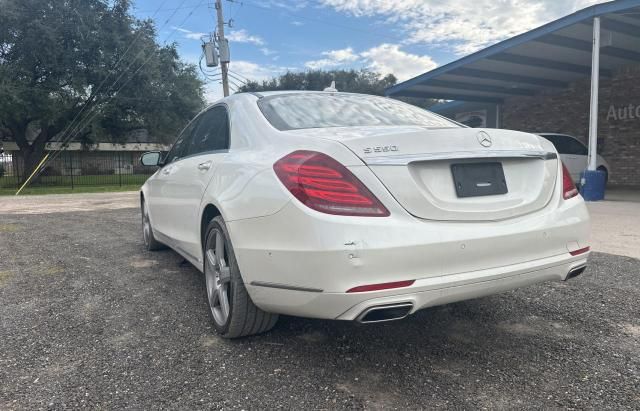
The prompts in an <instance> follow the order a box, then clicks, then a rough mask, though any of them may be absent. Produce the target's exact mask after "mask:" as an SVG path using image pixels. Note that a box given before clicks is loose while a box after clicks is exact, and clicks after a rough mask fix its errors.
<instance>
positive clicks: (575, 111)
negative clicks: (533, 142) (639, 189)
mask: <svg viewBox="0 0 640 411" xmlns="http://www.w3.org/2000/svg"><path fill="white" fill-rule="evenodd" d="M590 87H591V86H590V80H589V79H585V80H583V81H579V82H576V83H575V84H572V85H571V86H570V87H569V88H568V89H567V90H563V91H560V92H555V93H547V94H543V95H538V96H533V97H512V98H509V99H507V100H506V101H505V103H504V105H503V107H502V128H508V129H514V130H522V131H528V132H534V133H535V132H539V133H541V132H552V133H563V134H571V135H573V136H575V137H578V138H580V139H581V140H582V141H583V142H584V143H587V140H588V136H589V100H590V90H591V88H590ZM599 97H600V98H599V119H598V143H599V147H598V152H599V154H601V155H602V156H603V157H604V158H606V159H607V161H608V162H609V165H610V166H611V170H610V173H611V179H610V183H611V184H617V185H631V186H640V65H637V66H633V67H627V68H625V69H622V70H620V71H619V72H617V73H616V74H615V75H614V76H613V77H612V78H610V79H606V78H602V79H601V80H600V96H599Z"/></svg>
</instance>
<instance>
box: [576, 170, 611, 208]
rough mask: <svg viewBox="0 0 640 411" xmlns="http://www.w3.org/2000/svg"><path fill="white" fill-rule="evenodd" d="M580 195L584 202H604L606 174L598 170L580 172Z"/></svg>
mask: <svg viewBox="0 0 640 411" xmlns="http://www.w3.org/2000/svg"><path fill="white" fill-rule="evenodd" d="M581 177H582V178H581V180H580V181H583V182H584V184H583V185H582V187H581V188H582V189H581V194H582V197H584V199H585V200H586V201H600V200H604V188H605V186H606V185H607V173H605V172H604V171H600V170H593V171H591V170H585V171H583V172H582V175H581Z"/></svg>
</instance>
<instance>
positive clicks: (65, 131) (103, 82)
mask: <svg viewBox="0 0 640 411" xmlns="http://www.w3.org/2000/svg"><path fill="white" fill-rule="evenodd" d="M166 2H167V0H163V2H162V3H161V4H160V6H158V8H157V9H156V12H155V13H154V15H153V16H154V17H155V15H156V14H157V13H158V11H159V10H160V8H162V6H164V4H165V3H166ZM142 33H143V31H142V30H140V32H139V33H138V35H137V36H136V37H135V38H134V39H133V40H132V41H131V42H130V43H129V45H128V47H127V49H126V50H125V52H124V53H123V54H122V55H121V56H120V58H119V59H118V61H116V64H114V66H113V67H112V68H111V70H110V71H109V73H107V76H106V77H105V78H104V79H103V80H102V81H101V82H100V84H99V85H98V87H97V89H96V90H95V91H93V90H92V92H91V94H90V95H89V98H88V99H87V101H85V103H84V104H83V105H82V107H81V108H80V111H78V112H77V113H76V115H75V116H74V117H73V119H72V120H71V122H70V123H69V124H67V127H65V128H64V130H63V131H62V135H63V136H64V135H65V134H66V133H67V132H69V130H71V127H72V126H73V127H75V126H76V125H77V124H79V123H80V121H78V123H76V124H75V125H74V123H75V122H76V120H78V118H79V117H80V115H81V114H82V113H83V112H84V110H85V109H86V108H87V107H88V106H89V105H90V104H91V103H92V102H93V99H94V96H97V95H98V92H99V91H100V90H101V89H102V87H103V86H104V84H105V83H106V82H107V80H108V79H109V77H110V76H111V73H112V72H113V71H115V70H116V69H117V68H118V66H119V65H120V63H121V62H122V60H123V59H124V57H125V56H126V55H127V54H128V53H129V51H130V50H131V48H132V47H133V44H134V43H136V42H137V41H138V40H139V39H140V37H141V36H142ZM136 58H137V56H136ZM134 60H135V59H134ZM116 82H117V80H116ZM114 84H115V83H114ZM112 87H113V85H112Z"/></svg>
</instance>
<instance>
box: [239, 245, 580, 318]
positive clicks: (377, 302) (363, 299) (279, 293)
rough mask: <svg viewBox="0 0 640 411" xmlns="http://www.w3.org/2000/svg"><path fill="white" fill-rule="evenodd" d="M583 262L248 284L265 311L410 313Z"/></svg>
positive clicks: (559, 276)
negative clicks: (388, 280)
mask: <svg viewBox="0 0 640 411" xmlns="http://www.w3.org/2000/svg"><path fill="white" fill-rule="evenodd" d="M586 264H587V254H583V255H581V256H580V257H571V256H570V255H569V257H567V256H565V255H561V256H555V257H550V258H546V259H543V260H537V261H530V262H526V263H522V264H517V265H513V266H509V267H499V268H494V269H489V270H481V271H476V272H469V273H462V274H456V275H450V276H442V277H432V278H426V279H420V280H417V281H416V282H415V283H414V284H413V285H412V286H410V287H406V288H400V289H392V290H385V291H373V292H364V293H327V292H319V291H298V290H290V289H280V288H272V287H271V286H270V287H264V286H256V285H251V284H247V289H248V291H249V294H250V295H251V297H252V299H253V301H254V303H255V304H256V305H258V306H259V307H260V308H262V309H263V310H265V311H269V312H276V313H280V314H287V315H295V316H301V317H310V318H325V319H337V320H356V319H358V318H359V317H360V316H361V314H363V313H364V312H366V311H367V310H369V309H370V308H372V307H378V306H383V305H394V304H401V303H410V304H411V310H410V312H409V313H410V314H413V313H414V312H416V311H418V310H420V309H423V308H427V307H432V306H436V305H442V304H449V303H452V302H457V301H463V300H467V299H471V298H478V297H483V296H487V295H492V294H496V293H500V292H504V291H508V290H513V289H516V288H520V287H525V286H528V285H532V284H537V283H540V282H545V281H562V280H565V279H567V277H568V275H569V272H570V271H572V270H574V269H576V268H580V267H584V266H585V265H586Z"/></svg>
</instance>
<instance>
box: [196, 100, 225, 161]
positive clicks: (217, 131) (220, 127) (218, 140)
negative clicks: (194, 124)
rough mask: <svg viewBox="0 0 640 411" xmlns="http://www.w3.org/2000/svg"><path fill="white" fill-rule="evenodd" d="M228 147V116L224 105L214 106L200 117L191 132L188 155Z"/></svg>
mask: <svg viewBox="0 0 640 411" xmlns="http://www.w3.org/2000/svg"><path fill="white" fill-rule="evenodd" d="M228 149H229V118H228V116H227V109H226V108H225V107H224V106H216V107H213V108H211V109H209V110H208V111H206V112H205V113H204V114H202V116H201V118H200V122H199V123H198V128H197V129H196V131H195V132H194V133H193V138H192V139H191V144H190V146H189V150H188V153H189V155H193V154H199V153H205V152H209V151H219V150H228Z"/></svg>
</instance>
